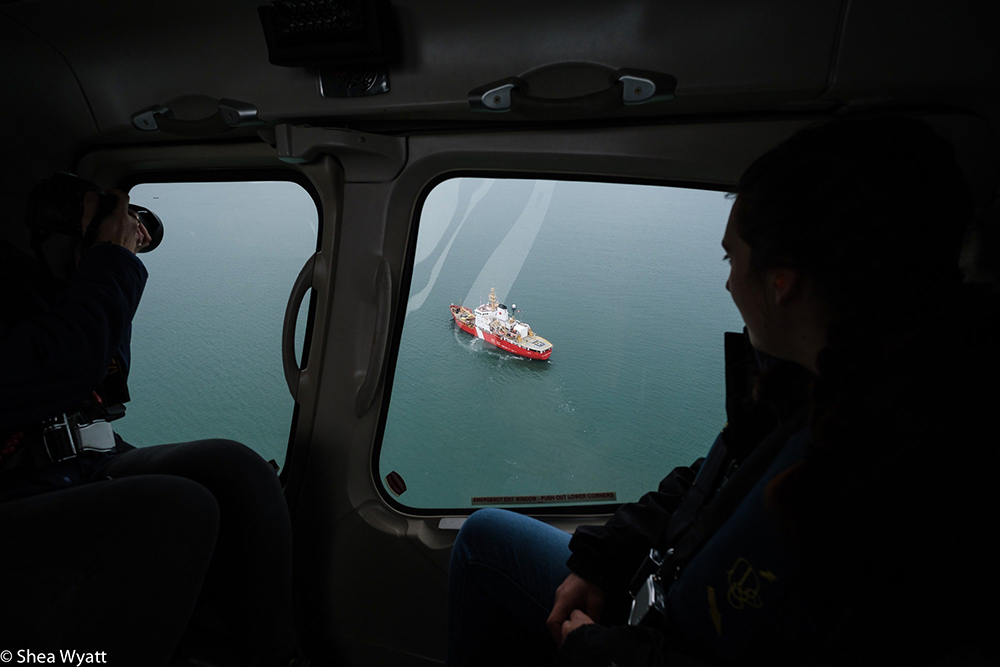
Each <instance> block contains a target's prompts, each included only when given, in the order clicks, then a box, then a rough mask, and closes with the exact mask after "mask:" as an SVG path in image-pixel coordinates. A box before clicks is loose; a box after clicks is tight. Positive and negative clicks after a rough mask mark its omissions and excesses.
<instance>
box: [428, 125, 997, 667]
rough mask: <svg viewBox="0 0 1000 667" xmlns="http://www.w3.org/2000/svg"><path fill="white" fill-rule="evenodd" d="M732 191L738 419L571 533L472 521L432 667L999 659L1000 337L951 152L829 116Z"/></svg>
mask: <svg viewBox="0 0 1000 667" xmlns="http://www.w3.org/2000/svg"><path fill="white" fill-rule="evenodd" d="M736 197H737V198H736V202H735V204H734V206H733V209H732V213H731V216H730V220H729V224H728V226H727V229H726V233H725V237H724V239H723V246H724V248H725V250H726V253H727V256H726V259H727V260H728V261H729V262H730V263H731V272H730V277H729V280H728V281H727V283H726V288H727V289H728V290H729V291H730V293H731V294H732V298H733V301H734V302H735V304H736V306H737V307H738V308H739V310H740V314H741V315H742V317H743V320H744V322H745V324H746V336H747V338H748V342H749V345H750V346H752V348H745V349H746V350H748V351H749V353H750V356H751V358H752V359H753V360H754V362H755V363H750V364H745V363H744V364H742V365H741V361H742V360H743V359H745V356H746V355H741V354H740V349H739V341H737V340H736V339H727V350H726V356H727V394H728V396H727V412H728V416H729V424H728V425H727V427H726V428H725V429H724V430H723V433H722V434H721V435H720V436H719V439H718V440H717V441H716V444H715V445H714V446H713V447H712V449H711V450H710V452H709V454H708V456H707V457H706V458H705V459H701V460H699V461H697V462H696V463H695V464H694V465H693V466H691V467H690V468H678V469H676V470H674V471H673V472H672V473H671V474H670V475H669V476H668V477H667V478H666V479H664V480H663V482H661V484H660V487H659V489H658V491H656V492H652V493H649V494H647V495H645V496H643V498H642V499H641V500H639V501H638V502H637V503H631V504H627V505H623V506H622V507H621V508H620V509H619V510H618V512H616V513H615V515H614V516H613V517H612V518H611V519H610V520H609V521H608V523H607V524H605V525H604V526H581V527H580V528H578V529H577V531H576V533H575V534H574V535H573V536H572V539H571V538H570V536H569V535H566V534H564V533H562V532H561V531H559V530H557V529H554V528H551V527H550V526H548V525H546V524H543V523H541V522H538V521H535V520H533V519H530V518H527V517H523V516H521V515H518V514H515V513H511V512H504V511H500V510H482V511H479V512H476V513H475V514H473V515H472V517H470V519H469V520H468V521H467V522H466V524H465V525H464V526H463V529H462V531H461V532H460V534H459V537H458V539H457V541H456V544H455V548H454V551H453V554H452V563H451V571H450V574H449V578H450V581H449V604H450V610H449V613H450V626H449V646H448V664H450V665H453V666H456V665H469V664H484V663H486V664H488V663H490V661H491V660H496V661H499V662H503V661H505V660H506V659H507V658H509V657H510V656H511V655H516V656H517V659H518V660H519V661H520V664H525V662H526V660H527V661H530V660H531V659H532V656H533V657H534V659H535V660H537V661H538V662H543V663H544V662H546V661H549V662H551V660H552V658H553V657H555V656H557V657H558V659H559V661H560V663H562V664H567V665H601V666H606V665H609V664H616V665H619V666H621V667H624V666H625V665H647V664H649V665H657V664H697V663H699V662H704V663H718V662H726V661H731V660H737V659H743V658H747V657H754V658H769V659H772V660H774V661H777V662H785V663H807V664H814V663H823V662H828V663H842V662H851V663H885V662H887V661H889V660H892V661H893V662H897V661H899V662H904V661H905V662H907V663H935V662H939V661H941V660H944V659H948V660H953V661H954V660H960V659H962V658H967V659H973V658H978V659H982V658H983V657H987V658H988V659H991V658H989V657H988V656H984V654H983V653H982V652H981V651H982V649H983V647H985V646H986V642H987V641H988V640H989V639H990V638H991V637H992V634H993V632H994V631H995V628H996V620H997V619H996V617H997V614H996V611H994V610H993V609H992V607H993V600H994V599H995V597H996V593H997V592H998V591H997V588H998V587H997V584H996V583H995V581H994V580H995V579H996V578H995V577H994V576H993V575H992V573H991V570H990V569H989V568H988V567H987V566H988V565H990V564H991V559H990V557H989V554H990V551H989V549H988V547H989V545H990V544H992V539H991V538H992V536H991V535H989V534H988V530H989V527H991V526H993V525H995V519H996V516H997V515H996V493H995V492H994V491H993V488H992V483H991V482H992V480H991V477H992V475H993V474H994V471H995V470H996V462H997V461H996V459H997V455H996V453H995V450H996V436H995V434H994V433H993V430H992V429H988V428H987V420H988V419H989V415H990V410H991V409H992V408H994V406H995V405H996V404H997V401H996V399H997V391H996V381H997V378H998V377H1000V363H998V354H997V345H996V343H995V342H994V340H993V338H994V336H992V335H991V333H990V331H991V327H992V326H993V324H994V322H996V321H1000V319H998V318H997V315H998V308H997V304H996V301H995V299H994V298H992V297H991V296H990V295H989V294H988V293H985V292H977V291H976V290H975V289H974V288H973V287H972V286H969V285H963V284H962V282H961V278H962V276H961V274H960V272H959V270H958V255H959V250H960V246H961V240H962V235H963V232H964V229H965V225H966V223H967V221H968V220H969V218H970V215H971V204H970V197H969V193H968V191H967V187H966V185H965V182H964V179H963V177H962V175H961V172H960V170H959V168H958V166H957V163H956V161H955V159H954V156H953V154H952V149H951V147H950V145H949V144H948V143H947V142H946V141H945V140H943V139H942V138H940V137H939V136H938V135H936V134H935V133H934V132H933V131H932V130H931V129H930V128H928V127H927V126H926V125H924V124H922V123H919V122H916V121H912V120H905V119H898V118H897V119H863V120H857V119H852V120H841V121H837V122H834V123H830V124H828V125H824V126H820V127H816V128H810V129H808V130H805V131H803V132H800V133H799V134H797V135H795V136H794V137H792V138H791V139H789V140H788V141H786V142H785V143H783V144H781V145H780V146H778V147H777V148H775V149H774V150H772V151H770V152H769V153H767V154H765V155H764V156H762V157H761V158H759V159H758V160H757V161H756V162H755V163H754V164H753V165H752V166H751V167H750V168H749V169H748V170H747V171H746V173H745V174H744V175H743V177H742V178H741V179H740V182H739V184H738V186H737V190H736ZM742 368H749V369H750V371H751V372H750V373H749V376H748V375H746V374H742V372H741V369H742ZM746 387H751V388H752V389H751V390H750V391H742V389H745V388H746ZM650 549H654V550H655V551H654V552H653V554H651V556H652V557H647V554H650ZM630 591H631V592H632V593H633V594H635V599H636V603H635V605H634V607H631V602H632V601H631V597H630V596H629V592H630ZM646 606H649V607H650V608H651V609H652V611H651V612H648V613H643V611H644V609H645V607H646ZM630 607H631V609H630ZM516 626H521V630H520V631H519V632H517V633H515V634H516V637H517V639H516V640H514V639H508V638H506V637H508V636H509V635H508V634H506V633H509V631H510V629H511V628H512V627H516ZM546 626H547V628H546ZM546 630H547V631H546ZM547 635H551V638H547ZM501 637H505V639H503V641H501V640H500V639H499V638H501ZM552 640H554V642H553V641H552ZM557 645H558V646H559V647H560V648H559V650H558V653H556V652H555V647H556V646H557Z"/></svg>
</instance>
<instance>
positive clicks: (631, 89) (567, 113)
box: [469, 69, 677, 119]
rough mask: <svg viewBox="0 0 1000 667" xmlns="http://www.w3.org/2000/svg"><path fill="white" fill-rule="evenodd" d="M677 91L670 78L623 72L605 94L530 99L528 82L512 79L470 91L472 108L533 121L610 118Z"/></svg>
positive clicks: (615, 75)
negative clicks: (599, 116)
mask: <svg viewBox="0 0 1000 667" xmlns="http://www.w3.org/2000/svg"><path fill="white" fill-rule="evenodd" d="M676 88H677V78H676V77H674V76H672V75H670V74H661V73H659V72H649V71H646V70H637V69H620V70H617V71H615V72H614V73H612V74H611V76H610V77H609V82H608V87H607V88H605V89H604V90H599V91H596V92H593V93H588V94H586V95H580V96H577V97H566V98H561V99H556V98H548V97H536V96H533V95H529V94H528V82H527V81H525V80H524V79H520V78H518V77H510V78H508V79H501V80H500V81H495V82H493V83H490V84H487V85H485V86H480V87H479V88H476V89H475V90H472V91H470V92H469V107H470V108H471V109H472V110H473V111H481V112H491V113H504V112H508V111H511V112H514V113H518V114H522V115H524V116H529V117H531V118H543V119H544V118H548V119H563V118H573V117H583V118H585V117H588V116H597V115H603V114H607V113H610V112H612V111H616V110H618V109H620V108H622V107H623V106H625V105H635V104H647V103H650V102H663V101H666V100H672V99H673V98H674V91H675V90H676Z"/></svg>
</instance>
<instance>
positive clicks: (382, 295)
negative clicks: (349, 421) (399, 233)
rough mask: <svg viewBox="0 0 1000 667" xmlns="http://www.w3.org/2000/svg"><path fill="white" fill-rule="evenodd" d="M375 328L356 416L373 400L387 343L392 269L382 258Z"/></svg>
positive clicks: (376, 290) (359, 389)
mask: <svg viewBox="0 0 1000 667" xmlns="http://www.w3.org/2000/svg"><path fill="white" fill-rule="evenodd" d="M375 299H376V305H377V309H376V311H375V330H374V332H372V352H371V356H369V357H368V370H367V372H366V373H365V379H364V382H362V384H361V386H360V387H359V388H358V394H357V402H356V403H355V406H354V409H355V412H356V413H357V415H358V417H364V416H365V415H366V414H368V411H369V410H370V409H371V407H372V403H373V402H374V401H375V389H376V388H377V387H378V381H379V376H380V375H381V371H382V362H383V360H384V359H385V350H386V348H387V347H388V345H389V311H390V309H391V307H392V269H391V267H390V266H389V260H387V259H383V260H382V261H381V262H380V263H379V265H378V272H377V273H376V274H375Z"/></svg>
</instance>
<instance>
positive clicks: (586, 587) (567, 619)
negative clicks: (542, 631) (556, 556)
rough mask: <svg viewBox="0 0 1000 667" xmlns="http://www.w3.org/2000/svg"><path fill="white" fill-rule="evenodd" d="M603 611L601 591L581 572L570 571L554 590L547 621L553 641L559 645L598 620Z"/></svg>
mask: <svg viewBox="0 0 1000 667" xmlns="http://www.w3.org/2000/svg"><path fill="white" fill-rule="evenodd" d="M602 611H604V591H602V590H601V589H600V588H599V587H598V586H597V585H596V584H592V583H590V582H589V581H587V580H586V579H584V578H583V577H581V576H580V575H578V574H576V573H571V574H570V575H569V576H568V577H566V581H564V582H562V584H560V585H559V588H557V589H556V600H555V603H554V604H553V605H552V613H551V614H549V618H548V620H547V621H546V625H548V627H549V632H550V633H552V640H553V641H554V642H555V643H556V644H560V645H561V644H562V642H563V639H565V638H566V635H568V634H569V633H570V632H572V631H573V630H576V629H577V628H578V627H580V626H581V625H585V624H587V623H595V622H596V621H599V620H601V612H602Z"/></svg>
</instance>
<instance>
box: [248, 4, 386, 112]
mask: <svg viewBox="0 0 1000 667" xmlns="http://www.w3.org/2000/svg"><path fill="white" fill-rule="evenodd" d="M258 11H259V13H260V21H261V25H262V26H263V28H264V38H265V39H266V40H267V50H268V58H269V60H270V61H271V63H272V64H274V65H279V66H281V67H315V68H318V69H319V76H320V91H321V93H322V94H323V96H324V97H360V96H365V95H377V94H380V93H387V92H389V70H388V66H389V65H390V64H391V63H392V62H394V61H395V60H396V58H397V55H398V52H399V48H398V41H399V38H398V31H397V29H396V21H395V15H394V12H393V8H392V5H390V4H389V0H273V1H272V2H271V3H270V4H268V5H264V6H262V7H259V8H258Z"/></svg>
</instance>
